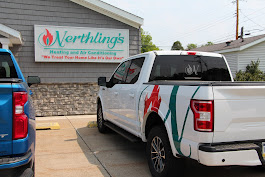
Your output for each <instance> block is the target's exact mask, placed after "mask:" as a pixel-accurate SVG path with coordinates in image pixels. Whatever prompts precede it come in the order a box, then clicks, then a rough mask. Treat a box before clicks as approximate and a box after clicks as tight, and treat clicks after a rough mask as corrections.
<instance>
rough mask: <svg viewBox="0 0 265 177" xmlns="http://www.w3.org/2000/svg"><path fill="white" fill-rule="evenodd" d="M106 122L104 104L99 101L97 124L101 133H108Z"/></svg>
mask: <svg viewBox="0 0 265 177" xmlns="http://www.w3.org/2000/svg"><path fill="white" fill-rule="evenodd" d="M104 123H105V120H104V117H103V112H102V106H101V104H100V103H99V104H98V107H97V124H98V131H99V132H100V133H106V132H107V131H108V127H106V126H105V125H104Z"/></svg>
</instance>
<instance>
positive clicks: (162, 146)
mask: <svg viewBox="0 0 265 177" xmlns="http://www.w3.org/2000/svg"><path fill="white" fill-rule="evenodd" d="M156 145H159V146H157V147H156ZM155 148H156V149H155ZM157 152H158V153H157ZM146 154H147V160H148V166H149V169H150V172H151V174H152V176H153V177H166V176H174V177H177V176H183V172H184V161H183V159H178V158H176V157H174V156H173V154H172V151H171V147H170V143H169V140H168V136H167V131H166V129H165V128H164V127H163V126H155V127H154V128H152V129H151V131H150V133H149V135H148V138H147V145H146ZM158 162H160V163H158Z"/></svg>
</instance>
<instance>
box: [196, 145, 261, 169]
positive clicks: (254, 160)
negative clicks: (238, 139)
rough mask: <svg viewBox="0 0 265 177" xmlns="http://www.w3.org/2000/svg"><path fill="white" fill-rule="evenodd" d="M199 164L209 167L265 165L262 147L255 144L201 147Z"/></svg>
mask: <svg viewBox="0 0 265 177" xmlns="http://www.w3.org/2000/svg"><path fill="white" fill-rule="evenodd" d="M198 152H199V162H200V163H201V164H203V165H207V166H231V165H240V166H258V165H262V164H264V159H263V157H262V152H261V147H260V145H259V144H255V143H235V144H222V145H201V146H200V147H199V151H198Z"/></svg>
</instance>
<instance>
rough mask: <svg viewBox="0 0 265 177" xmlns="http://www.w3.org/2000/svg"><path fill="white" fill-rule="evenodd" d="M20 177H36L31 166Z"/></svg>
mask: <svg viewBox="0 0 265 177" xmlns="http://www.w3.org/2000/svg"><path fill="white" fill-rule="evenodd" d="M20 177H34V172H33V170H32V169H31V168H27V169H26V170H25V171H24V172H23V173H22V175H21V176H20Z"/></svg>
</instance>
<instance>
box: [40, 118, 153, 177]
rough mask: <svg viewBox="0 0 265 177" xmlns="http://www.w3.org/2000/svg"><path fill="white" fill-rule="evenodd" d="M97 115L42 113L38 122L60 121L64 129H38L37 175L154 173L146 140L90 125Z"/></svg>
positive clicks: (86, 176)
mask: <svg viewBox="0 0 265 177" xmlns="http://www.w3.org/2000/svg"><path fill="white" fill-rule="evenodd" d="M89 121H96V116H95V115H85V116H58V117H38V118H37V123H45V122H58V123H59V124H60V127H61V129H60V130H38V131H37V143H36V176H37V177H44V176H45V177H47V176H53V177H57V176H63V177H68V176H69V177H70V176H74V177H83V176H84V177H93V176H97V177H98V176H115V177H119V176H121V177H122V176H128V177H130V176H139V177H141V176H143V177H144V176H147V177H148V176H150V172H149V169H148V166H147V163H146V159H145V149H144V145H143V143H131V142H129V141H128V140H126V139H124V138H123V137H121V136H120V135H117V134H116V133H109V134H104V135H103V134H100V133H99V132H98V130H97V128H88V127H87V124H88V122H89Z"/></svg>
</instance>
